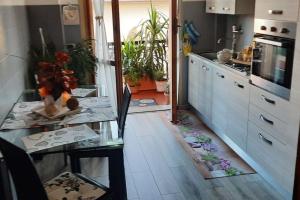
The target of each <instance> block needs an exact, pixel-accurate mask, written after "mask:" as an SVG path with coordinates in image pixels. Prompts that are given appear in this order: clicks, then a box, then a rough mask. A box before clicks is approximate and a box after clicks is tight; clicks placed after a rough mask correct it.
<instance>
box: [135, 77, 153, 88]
mask: <svg viewBox="0 0 300 200" xmlns="http://www.w3.org/2000/svg"><path fill="white" fill-rule="evenodd" d="M155 89H156V85H155V81H154V80H152V79H150V78H149V77H148V76H143V77H142V78H141V80H140V81H139V91H145V90H155Z"/></svg>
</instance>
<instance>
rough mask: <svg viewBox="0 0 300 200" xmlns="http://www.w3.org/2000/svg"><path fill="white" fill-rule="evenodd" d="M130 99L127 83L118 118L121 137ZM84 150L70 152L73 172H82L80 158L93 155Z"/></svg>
mask: <svg viewBox="0 0 300 200" xmlns="http://www.w3.org/2000/svg"><path fill="white" fill-rule="evenodd" d="M130 100H131V91H130V89H129V87H128V85H125V88H124V92H123V102H122V106H121V110H120V112H119V113H118V119H117V123H118V135H119V137H122V138H123V137H124V130H125V124H126V119H127V114H128V108H129V105H130ZM83 151H85V150H82V151H77V152H72V153H70V154H69V156H70V160H71V169H72V171H73V172H74V171H75V172H81V168H80V158H86V157H93V156H92V155H90V156H86V155H87V154H82V152H83ZM87 151H88V150H87ZM105 155H106V154H104V156H103V157H106V156H105ZM97 157H99V156H97Z"/></svg>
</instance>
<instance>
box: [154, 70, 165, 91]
mask: <svg viewBox="0 0 300 200" xmlns="http://www.w3.org/2000/svg"><path fill="white" fill-rule="evenodd" d="M153 75H154V80H155V84H156V90H157V92H165V91H166V86H167V81H168V80H167V78H166V73H165V71H164V69H159V70H157V71H154V74H153Z"/></svg>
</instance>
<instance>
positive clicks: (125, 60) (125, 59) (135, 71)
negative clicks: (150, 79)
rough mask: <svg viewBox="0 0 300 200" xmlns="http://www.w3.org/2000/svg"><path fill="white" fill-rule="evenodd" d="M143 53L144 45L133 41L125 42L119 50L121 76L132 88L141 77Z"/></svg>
mask: <svg viewBox="0 0 300 200" xmlns="http://www.w3.org/2000/svg"><path fill="white" fill-rule="evenodd" d="M143 51H144V44H143V43H142V42H136V41H135V40H134V39H128V40H125V41H124V43H123V46H122V49H121V53H122V66H123V75H124V76H125V79H126V82H129V83H130V84H131V85H132V86H135V85H137V84H138V82H139V80H140V78H141V77H142V75H143V66H144V61H143V58H142V54H143Z"/></svg>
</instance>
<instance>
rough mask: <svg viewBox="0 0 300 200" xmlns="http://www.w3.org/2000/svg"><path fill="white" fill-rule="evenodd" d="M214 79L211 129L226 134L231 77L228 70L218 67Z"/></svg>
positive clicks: (214, 72) (214, 71)
mask: <svg viewBox="0 0 300 200" xmlns="http://www.w3.org/2000/svg"><path fill="white" fill-rule="evenodd" d="M212 77H213V78H212V80H213V87H212V88H213V89H212V97H213V98H212V108H211V115H212V117H211V128H212V129H213V130H214V132H215V133H217V134H226V127H227V112H228V107H227V104H228V91H227V88H228V80H229V76H228V73H227V71H226V70H224V69H221V68H218V67H216V68H215V69H214V70H213V75H212Z"/></svg>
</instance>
